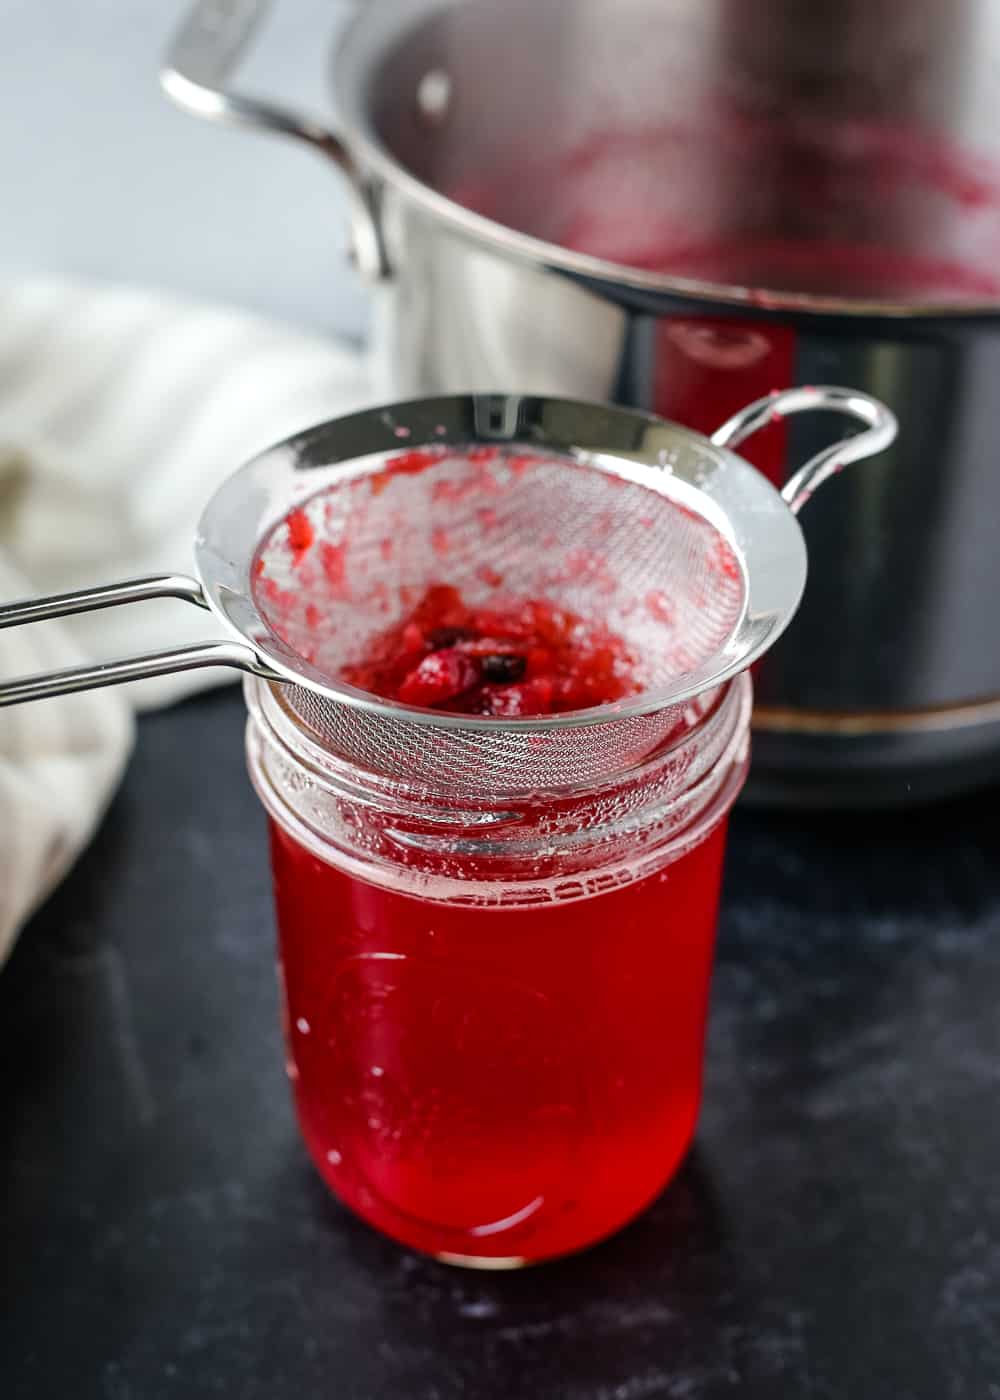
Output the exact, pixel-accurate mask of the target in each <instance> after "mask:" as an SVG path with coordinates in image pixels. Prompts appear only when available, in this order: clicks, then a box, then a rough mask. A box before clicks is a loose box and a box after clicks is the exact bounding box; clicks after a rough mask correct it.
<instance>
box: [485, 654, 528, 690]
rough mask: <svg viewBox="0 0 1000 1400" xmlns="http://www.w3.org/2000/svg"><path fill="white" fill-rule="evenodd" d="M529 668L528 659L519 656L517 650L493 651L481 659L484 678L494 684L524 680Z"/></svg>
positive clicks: (506, 683) (507, 683) (508, 683)
mask: <svg viewBox="0 0 1000 1400" xmlns="http://www.w3.org/2000/svg"><path fill="white" fill-rule="evenodd" d="M527 669H528V663H527V660H526V659H525V658H524V657H523V656H518V655H517V653H516V652H510V651H504V652H491V653H490V654H489V655H488V656H483V657H481V658H480V661H479V670H480V674H481V675H482V678H483V680H484V681H490V682H491V683H492V684H494V685H510V684H511V683H512V682H514V681H520V680H523V679H524V673H525V671H526V670H527Z"/></svg>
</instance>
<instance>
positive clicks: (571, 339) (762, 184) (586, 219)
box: [163, 0, 1000, 803]
mask: <svg viewBox="0 0 1000 1400" xmlns="http://www.w3.org/2000/svg"><path fill="white" fill-rule="evenodd" d="M267 8H268V6H267V4H266V2H265V0H203V3H202V4H200V5H198V6H197V8H196V9H195V11H194V13H193V14H192V15H191V16H190V18H189V19H188V21H187V23H186V24H185V26H184V28H183V29H182V31H181V33H180V34H179V36H178V38H177V40H176V43H175V45H174V48H173V49H172V51H171V53H170V55H169V57H168V60H167V64H166V67H165V70H164V74H163V82H164V85H165V87H166V89H167V91H168V92H169V93H170V95H171V97H173V98H174V100H175V101H177V102H178V103H180V104H181V105H182V106H184V107H186V108H188V109H189V110H191V111H194V112H196V113H198V114H200V115H202V116H207V117H211V118H220V119H225V120H231V121H237V122H241V123H243V124H246V125H249V126H254V127H258V128H262V129H267V130H270V131H274V132H278V133H281V134H285V135H290V136H294V137H297V138H299V139H300V140H304V141H306V142H307V143H309V145H310V146H312V147H313V148H314V149H315V150H317V151H318V152H319V153H320V154H322V155H323V156H324V157H327V158H329V159H331V160H332V161H333V162H334V163H335V164H336V165H337V166H338V167H339V168H340V170H341V172H342V173H343V174H344V175H345V176H346V188H347V190H348V191H349V194H350V200H351V230H352V239H351V242H352V248H353V254H354V259H355V262H356V264H357V267H358V270H359V272H360V274H361V275H362V276H363V277H364V278H366V279H367V280H368V281H369V282H370V283H371V284H372V285H373V288H374V289H375V296H376V311H377V318H376V341H377V349H378V354H379V359H380V362H381V364H382V366H383V382H382V385H381V388H382V389H383V390H384V391H385V392H386V393H387V394H390V395H391V396H393V397H398V396H401V395H411V394H427V393H436V392H451V391H467V390H480V391H486V390H496V389H505V388H511V389H513V388H516V389H519V390H526V391H531V392H536V393H547V394H564V395H572V396H575V397H583V398H589V399H605V400H614V401H617V402H620V403H624V404H628V405H633V406H637V407H641V408H644V409H647V410H652V411H654V412H656V413H659V414H661V415H663V416H664V417H668V418H671V419H674V420H676V421H680V422H684V423H686V424H688V425H689V426H691V427H694V428H698V429H706V428H710V426H711V425H713V424H714V423H716V422H718V421H719V419H720V417H724V416H725V415H726V414H727V413H728V412H731V411H732V409H734V408H735V407H736V406H737V405H738V404H741V403H745V402H746V401H747V400H748V399H750V398H754V397H756V396H758V395H760V394H762V393H766V392H768V391H770V390H772V389H776V388H782V387H787V386H791V385H796V384H800V385H806V384H811V383H815V382H830V381H834V382H838V381H839V382H844V383H851V384H855V385H858V386H859V387H860V388H863V389H865V390H867V391H869V392H871V393H873V394H875V395H877V396H878V397H879V398H881V399H882V400H884V401H885V402H886V403H887V404H889V406H890V407H891V408H892V409H893V410H894V411H895V413H896V415H897V417H898V419H899V421H900V424H901V431H900V436H899V439H898V441H897V443H896V444H895V446H894V447H893V448H892V449H891V451H890V452H888V453H886V454H885V455H884V457H883V459H882V460H881V462H879V463H876V464H874V465H873V466H872V467H871V468H870V469H869V470H868V471H866V472H865V473H856V474H853V475H852V474H847V475H846V476H845V477H844V478H843V479H841V480H838V481H837V482H836V483H835V484H834V485H833V486H832V487H831V488H830V493H829V500H828V509H827V510H824V511H823V512H820V513H818V514H817V515H816V517H815V518H813V519H810V520H809V521H808V522H807V525H806V533H807V536H808V545H809V551H810V558H811V560H812V565H813V571H814V573H813V577H814V586H813V588H812V589H811V590H810V593H809V596H808V598H807V601H806V603H805V606H804V607H803V609H802V612H801V614H800V615H799V618H798V619H797V620H796V622H795V624H794V625H793V626H792V628H791V629H790V631H789V633H788V635H787V637H786V638H784V639H783V641H782V643H781V644H780V645H779V646H778V647H777V648H776V649H775V651H774V653H773V654H772V655H771V656H769V657H768V659H767V661H766V662H765V663H764V664H763V666H762V669H761V673H760V676H759V679H758V695H759V705H758V709H757V718H756V728H757V740H756V754H757V757H756V763H755V769H754V773H755V778H754V781H755V784H756V790H757V791H758V792H761V793H764V794H765V795H770V796H777V797H780V798H781V799H783V800H790V801H797V802H821V803H834V802H837V801H844V802H859V801H860V802H866V801H873V800H879V801H887V800H890V801H891V800H907V799H909V798H911V797H919V796H924V795H931V794H937V793H943V792H947V791H952V790H957V789H960V788H962V787H966V786H971V785H973V784H974V783H977V782H982V781H987V780H990V779H992V778H995V777H997V776H998V775H1000V629H998V628H997V625H996V619H995V611H996V606H995V601H994V599H995V597H996V596H997V594H998V592H1000V549H998V548H997V545H996V529H997V519H998V515H1000V473H998V472H997V470H996V467H995V464H994V460H993V458H994V453H995V451H996V437H997V433H998V429H1000V395H998V393H997V390H996V387H995V385H996V383H997V382H998V375H1000V122H998V121H997V115H998V113H1000V6H998V5H996V4H993V3H990V0H837V2H836V3H832V0H831V3H829V4H828V3H825V0H824V3H812V2H811V0H810V2H809V3H807V0H759V3H756V4H753V5H748V4H746V3H745V0H545V3H540V2H539V0H503V3H492V2H491V0H368V3H366V4H365V5H364V6H362V7H360V8H359V10H358V13H357V15H356V17H355V19H354V21H353V23H352V24H351V25H350V27H349V29H348V31H347V34H346V37H345V38H344V39H343V41H342V42H341V43H340V45H339V47H338V51H337V53H336V55H335V60H334V64H333V70H332V75H331V87H332V90H333V92H334V94H335V96H336V100H337V106H338V110H339V117H338V120H337V123H336V126H335V128H333V129H331V128H330V127H328V126H327V125H326V124H325V123H324V122H322V121H316V120H313V119H311V118H308V117H305V116H303V115H302V114H300V113H299V112H298V111H296V110H294V109H292V108H286V107H284V106H281V105H279V104H277V103H273V102H269V101H262V100H260V99H257V98H254V97H247V96H243V95H241V94H240V92H239V90H238V89H234V88H233V86H232V75H233V70H234V68H235V66H236V64H237V60H238V59H239V58H240V56H241V54H242V53H243V51H244V48H245V46H246V44H247V42H248V41H249V39H250V37H251V34H252V31H253V29H254V27H255V25H256V23H257V21H258V20H259V19H260V18H261V16H262V14H263V13H264V12H265V11H266V9H267ZM303 59H304V61H305V55H304V56H303ZM234 234H235V230H234ZM820 431H822V429H821V428H820V429H817V427H816V426H815V425H809V424H806V423H802V424H801V425H800V424H795V425H789V426H787V427H784V426H782V425H775V426H774V428H773V430H772V431H770V432H769V433H766V434H762V435H761V437H760V444H759V446H757V447H756V448H755V451H754V453H753V454H751V455H752V457H753V460H754V461H755V464H756V465H757V466H758V467H759V468H760V469H761V470H763V471H765V472H766V473H767V474H768V475H769V476H771V478H772V479H773V480H774V481H775V482H776V484H779V485H780V484H781V483H782V482H783V481H784V480H785V479H786V477H787V475H788V474H790V471H791V469H792V468H791V465H790V464H792V463H794V462H795V461H800V460H802V456H803V454H808V453H809V452H810V451H811V450H813V447H814V441H815V437H816V434H817V432H820ZM890 477H891V481H892V489H891V490H890Z"/></svg>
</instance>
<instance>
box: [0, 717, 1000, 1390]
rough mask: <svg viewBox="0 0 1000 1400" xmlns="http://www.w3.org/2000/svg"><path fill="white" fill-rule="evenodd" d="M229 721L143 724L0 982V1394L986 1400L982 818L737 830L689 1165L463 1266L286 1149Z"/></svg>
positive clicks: (984, 801) (994, 1245) (986, 905)
mask: <svg viewBox="0 0 1000 1400" xmlns="http://www.w3.org/2000/svg"><path fill="white" fill-rule="evenodd" d="M241 731H242V720H241V708H240V702H239V699H238V697H237V695H236V694H235V693H234V692H229V693H227V694H224V695H216V696H212V697H209V698H206V699H202V700H200V701H198V702H195V703H193V704H191V705H188V706H185V707H183V708H181V709H178V710H175V711H172V712H168V713H165V714H161V715H157V716H154V717H152V718H149V719H147V720H145V721H144V722H143V724H142V728H141V735H140V743H139V748H138V752H137V754H136V757H135V760H134V762H133V765H132V768H131V770H130V773H129V777H128V780H127V782H126V784H125V786H124V788H123V790H122V792H121V794H120V796H119V798H118V800H117V801H116V802H115V804H114V806H113V808H112V810H111V813H110V814H109V817H108V819H107V821H106V823H105V825H104V828H103V830H102V832H101V834H100V837H99V839H98V840H97V842H96V843H95V845H94V846H93V848H92V849H91V850H90V851H89V852H88V853H87V854H86V856H85V857H84V859H83V860H82V861H81V863H80V865H79V867H78V869H77V870H76V871H75V872H74V874H73V875H72V877H71V878H70V879H69V880H68V881H67V882H66V884H65V885H64V887H63V888H62V889H61V890H60V891H59V892H58V893H57V894H56V896H55V897H54V898H53V899H52V901H51V902H50V903H49V905H48V906H47V908H46V909H45V910H43V912H42V913H41V914H40V915H39V916H38V917H37V918H36V919H35V921H34V923H33V924H32V926H31V927H30V928H29V929H28V930H27V931H26V933H25V935H24V937H23V939H22V941H21V943H20V946H19V947H18V950H17V952H16V954H15V956H14V958H13V960H12V962H11V964H10V966H9V967H8V969H7V970H6V971H5V972H4V973H3V975H2V977H0V1138H2V1141H0V1180H2V1183H3V1206H2V1211H3V1228H4V1243H3V1266H2V1267H3V1270H4V1285H5V1292H4V1298H3V1303H2V1309H0V1390H2V1393H3V1395H4V1396H5V1397H7V1400H21V1398H22V1397H31V1398H32V1400H35V1397H50V1396H51V1397H69V1396H71V1397H74V1400H90V1397H106V1398H107V1400H161V1397H162V1398H163V1400H168V1398H169V1400H173V1398H174V1397H185V1400H198V1397H202V1396H233V1397H239V1398H240V1400H280V1398H281V1397H285V1396H295V1397H313V1396H316V1397H320V1396H322V1397H336V1400H381V1398H382V1397H393V1400H395V1397H416V1398H418V1400H452V1397H455V1396H473V1397H484V1400H490V1398H491V1397H494V1396H495V1397H497V1398H498V1400H499V1397H504V1400H521V1397H533V1396H543V1397H547V1398H548V1397H551V1400H577V1397H579V1400H650V1397H657V1398H659V1397H663V1400H680V1398H681V1397H683V1398H684V1400H716V1397H720V1400H721V1397H729V1396H739V1397H741V1400H776V1398H777V1400H784V1397H799V1396H802V1397H831V1400H868V1398H869V1397H871V1400H966V1397H969V1400H997V1397H1000V862H998V860H997V855H998V847H1000V829H998V824H997V820H996V801H997V796H996V794H993V795H986V796H981V797H978V798H976V799H973V800H969V801H967V802H963V803H957V804H953V805H950V806H948V807H939V808H936V809H928V810H926V811H924V812H921V813H918V814H913V815H909V816H905V817H904V816H899V815H894V816H891V817H886V816H865V817H851V816H846V815H839V816H837V817H836V818H819V817H809V818H803V817H801V816H795V817H791V816H785V817H782V816H775V815H765V814H762V813H760V812H754V811H749V810H744V811H741V812H739V813H738V814H737V817H736V819H735V821H734V825H733V832H732V843H731V848H730V859H729V865H728V875H727V893H726V900H725V908H724V913H723V919H722V931H721V946H720V954H719V964H718V971H717V975H716V981H715V988H714V999H713V1014H712V1024H711V1036H710V1052H709V1073H708V1084H707V1096H706V1107H705V1112H704V1115H703V1119H702V1126H701V1130H700V1132H699V1137H698V1146H697V1149H696V1151H695V1153H694V1154H693V1156H692V1158H691V1159H690V1161H689V1163H688V1164H687V1166H686V1167H685V1168H684V1170H683V1172H682V1173H681V1175H680V1177H679V1178H678V1179H677V1181H676V1182H675V1183H674V1185H673V1186H672V1187H671V1188H670V1189H669V1190H668V1191H667V1192H666V1193H665V1194H664V1196H663V1197H662V1198H661V1200H660V1201H659V1202H658V1204H657V1205H656V1206H654V1208H653V1209H652V1210H651V1211H650V1212H649V1213H648V1214H647V1215H646V1216H645V1217H644V1218H643V1219H642V1220H641V1221H639V1222H638V1223H637V1224H636V1225H634V1226H633V1227H632V1228H631V1229H629V1230H627V1231H626V1232H625V1233H623V1234H622V1235H620V1236H619V1237H618V1238H616V1239H615V1240H613V1241H611V1242H609V1243H608V1244H606V1245H603V1246H601V1247H600V1248H598V1249H595V1250H593V1251H591V1252H590V1253H588V1254H586V1255H582V1256H580V1257H578V1258H576V1259H571V1260H568V1261H565V1262H562V1263H558V1264H553V1265H548V1266H545V1267H543V1268H541V1269H537V1270H533V1271H528V1272H525V1273H523V1274H515V1275H488V1274H485V1275H484V1274H466V1273H461V1272H458V1271H454V1270H451V1269H448V1268H446V1267H444V1266H441V1265H437V1264H435V1263H432V1262H429V1261H426V1260H424V1259H421V1258H418V1257H416V1256H413V1255H410V1254H407V1253H405V1252H403V1251H401V1250H399V1249H397V1248H396V1247H395V1246H393V1245H392V1244H390V1243H388V1242H387V1241H385V1240H382V1239H381V1238H379V1237H378V1236H377V1235H375V1234H374V1233H372V1232H371V1231H369V1230H368V1229H367V1228H366V1227H365V1226H363V1225H360V1224H358V1223H357V1222H355V1221H354V1220H352V1219H351V1218H350V1217H349V1216H348V1215H347V1214H346V1213H345V1212H344V1211H343V1210H341V1209H340V1208H339V1207H338V1206H337V1205H336V1203H335V1202H334V1201H333V1200H332V1199H331V1198H330V1197H329V1196H328V1195H327V1193H326V1191H325V1189H324V1188H323V1187H322V1186H321V1184H320V1183H319V1181H318V1180H317V1179H316V1178H315V1177H314V1176H313V1174H312V1171H311V1169H310V1168H309V1166H308V1165H307V1162H306V1159H305V1155H304V1152H303V1150H302V1149H301V1148H300V1147H299V1144H298V1141H297V1139H296V1131H295V1127H294V1124H293V1121H292V1115H291V1110H290V1107H289V1103H288V1098H287V1094H286V1088H285V1083H284V1077H283V1072H282V1056H281V1051H280V1047H279V1038H278V1029H277V1017H276V1005H275V1001H276V998H275V989H274V978H273V972H272V953H271V939H272V930H271V910H270V905H269V887H268V871H267V864H266V856H265V848H264V830H263V821H262V818H261V815H260V813H259V811H258V808H257V805H256V800H255V798H254V796H253V794H252V793H251V790H250V788H249V785H248V784H247V782H246V780H245V778H244V775H243V771H242V753H241Z"/></svg>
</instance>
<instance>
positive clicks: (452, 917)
mask: <svg viewBox="0 0 1000 1400" xmlns="http://www.w3.org/2000/svg"><path fill="white" fill-rule="evenodd" d="M246 695H247V703H248V708H249V722H248V729H247V750H248V760H249V768H250V774H251V777H252V780H253V782H254V785H255V787H256V790H257V793H258V794H259V796H260V798H261V801H262V802H263V804H264V806H265V808H266V810H267V813H268V816H269V818H270V832H271V860H272V868H273V875H274V893H275V903H276V909H277V922H278V943H279V967H280V969H281V981H282V999H283V1014H284V1028H285V1035H286V1039H287V1047H288V1054H287V1066H288V1074H289V1077H290V1079H291V1083H292V1088H293V1091H294V1096H295V1102H296V1106H297V1110H298V1117H299V1122H300V1125H301V1129H302V1134H303V1137H304V1139H305V1142H306V1145H307V1147H308V1150H309V1152H310V1154H311V1156H312V1159H313V1161H314V1162H315V1165H316V1167H317V1169H318V1170H319V1172H320V1174H321V1175H322V1176H323V1178H324V1179H325V1181H326V1182H327V1184H328V1185H329V1186H330V1187H331V1189H332V1190H333V1191H334V1192H335V1194H336V1195H337V1196H338V1197H339V1198H340V1200H341V1201H343V1202H344V1204H346V1205H347V1206H348V1207H350V1208H351V1209H352V1210H353V1211H355V1212H356V1213H357V1214H358V1215H359V1216H361V1217H362V1218H363V1219H364V1220H366V1221H368V1222H369V1223H370V1224H371V1225H373V1226H375V1227H376V1228H377V1229H379V1230H381V1231H383V1232H384V1233H385V1234H387V1235H390V1236H391V1237H393V1238H394V1239H396V1240H398V1241H400V1242H402V1243H403V1244H405V1245H409V1246H411V1247H413V1248H415V1249H418V1250H421V1251H423V1252H425V1253H427V1254H431V1255H434V1256H435V1257H437V1258H438V1259H441V1260H444V1261H447V1262H449V1263H454V1264H464V1265H468V1266H472V1267H476V1266H478V1267H483V1268H505V1267H506V1268H513V1267H517V1266H520V1265H524V1264H529V1263H534V1262H536V1261H539V1260H542V1259H546V1258H550V1257H552V1256H556V1255H561V1254H566V1253H568V1252H571V1251H573V1250H577V1249H580V1248H582V1247H584V1246H586V1245H589V1244H591V1243H593V1242H594V1241H596V1240H599V1239H600V1238H602V1237H603V1236H605V1235H608V1234H609V1233H611V1232H612V1231H614V1230H616V1229H618V1228H619V1227H620V1226H622V1225H624V1224H625V1223H626V1222H627V1221H628V1220H630V1219H631V1218H632V1217H633V1216H635V1215H636V1214H637V1213H638V1212H640V1211H641V1210H642V1209H643V1208H644V1207H645V1206H646V1205H647V1204H649V1202H650V1201H651V1200H652V1199H653V1198H654V1197H655V1196H656V1195H657V1194H658V1193H659V1192H660V1191H661V1190H662V1188H663V1186H664V1185H665V1183H666V1182H667V1181H669V1179H670V1177H671V1176H672V1174H673V1173H674V1172H675V1171H676V1169H677V1166H678V1164H679V1163H680V1161H681V1160H682V1158H683V1156H684V1154H685V1152H686V1150H687V1148H688V1145H689V1143H690V1141H691V1137H692V1134H693V1132H694V1128H695V1122H696V1119H697V1115H698V1106H699V1099H700V1095H701V1081H702V1061H703V1048H704V1037H705V1021H706V1009H707V1001H708V989H709V981H710V975H711V968H712V956H713V945H714V939H715V926H716V917H717V910H718V903H719V890H720V881H721V874H722V862H723V852H724V847H725V838H726V824H727V817H728V814H729V811H730V808H731V807H732V804H733V802H734V800H735V798H736V796H737V794H738V792H739V790H740V788H741V786H742V784H743V781H744V778H745V776H746V770H747V759H748V736H749V721H750V708H751V688H750V682H749V680H748V678H747V677H746V676H740V677H738V678H737V679H736V680H734V681H732V682H731V683H730V684H729V685H727V686H725V687H721V688H719V689H717V690H715V691H714V692H711V693H708V694H706V695H704V696H701V697H699V699H698V701H696V702H694V703H692V704H690V705H689V706H688V707H687V709H686V711H685V712H684V716H683V718H682V720H681V721H680V722H679V724H678V726H677V728H676V730H675V731H674V733H673V734H672V735H671V736H670V737H669V738H668V740H667V741H666V743H665V744H664V745H663V746H662V747H661V748H660V749H658V750H657V751H656V752H655V753H654V754H653V756H651V757H648V758H646V759H645V760H644V761H642V762H640V763H638V764H637V765H635V766H632V767H629V768H626V769H624V770H622V771H614V772H608V773H607V774H606V775H605V776H604V777H603V778H601V779H600V780H599V781H594V782H592V783H590V784H588V785H587V786H586V787H580V786H579V785H577V786H573V787H571V788H570V787H565V788H558V787H556V788H551V789H546V790H544V791H526V792H525V793H524V794H522V795H512V794H511V792H510V791H509V790H505V791H504V793H503V794H502V795H500V794H497V793H491V792H489V791H484V790H482V789H481V787H477V785H475V784H474V783H472V782H471V781H470V783H469V784H468V785H467V787H466V788H458V789H456V788H454V787H451V788H448V789H440V790H435V789H434V788H432V787H429V786H428V785H426V784H425V783H421V784H418V783H414V782H413V781H412V780H408V779H407V780H403V779H400V778H398V777H394V776H392V775H391V774H388V773H385V772H374V771H365V770H363V769H361V768H359V767H358V766H357V764H356V763H352V762H349V761H347V760H346V759H345V758H344V757H342V756H340V755H338V753H337V752H336V751H334V749H333V748H332V747H331V746H330V743H329V740H328V739H327V740H324V739H321V738H320V737H319V735H318V734H317V733H315V732H313V731H311V730H310V729H309V728H308V727H307V726H306V725H305V724H304V722H303V720H302V718H301V716H300V715H298V714H297V713H295V712H293V711H292V710H291V709H290V708H289V706H288V703H287V700H286V699H285V698H284V695H283V692H282V689H281V687H279V686H275V685H272V684H269V683H267V682H265V681H262V680H258V679H249V680H248V681H247V684H246Z"/></svg>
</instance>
